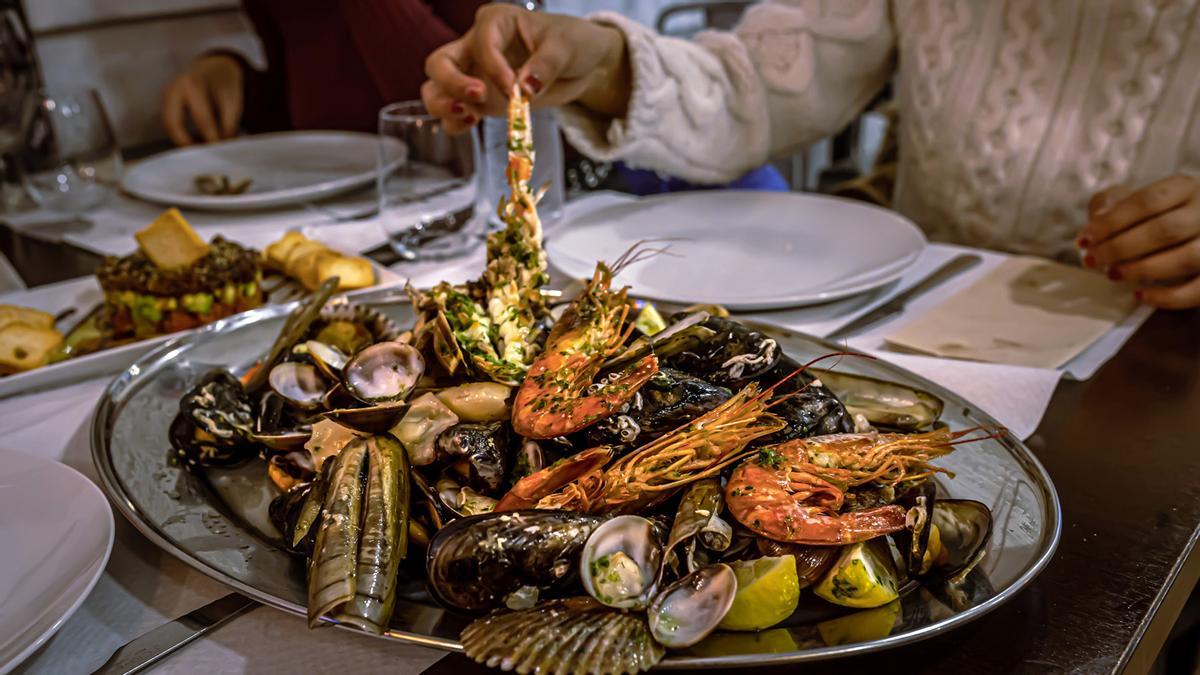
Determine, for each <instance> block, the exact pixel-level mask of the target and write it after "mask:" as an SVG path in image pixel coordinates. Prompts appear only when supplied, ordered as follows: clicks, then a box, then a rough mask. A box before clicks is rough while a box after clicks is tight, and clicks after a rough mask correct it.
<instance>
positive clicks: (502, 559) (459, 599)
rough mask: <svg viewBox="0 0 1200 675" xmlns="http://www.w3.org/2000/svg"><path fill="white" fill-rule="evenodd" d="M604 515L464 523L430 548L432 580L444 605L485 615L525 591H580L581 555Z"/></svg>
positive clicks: (518, 514) (494, 516)
mask: <svg viewBox="0 0 1200 675" xmlns="http://www.w3.org/2000/svg"><path fill="white" fill-rule="evenodd" d="M603 520H604V519H603V518H601V517H599V516H588V515H583V514H579V513H571V512H568V511H538V510H524V511H507V512H504V513H486V514H483V515H478V516H470V517H468V518H460V519H458V520H456V521H454V522H452V523H450V524H448V525H446V526H445V527H444V528H442V529H441V530H440V531H438V533H437V535H436V536H434V538H433V541H432V542H430V544H429V551H428V554H427V555H426V558H425V568H426V578H427V580H428V585H429V590H430V593H431V594H432V595H433V597H434V598H435V599H436V600H437V601H438V602H439V603H440V604H442V605H443V606H445V607H447V608H449V609H452V610H456V611H460V612H467V613H481V612H486V611H488V610H491V609H495V608H498V607H503V606H504V605H505V599H506V598H507V597H508V596H509V595H510V594H512V593H513V592H514V591H517V590H518V589H521V588H523V587H533V588H536V589H538V595H539V597H542V598H544V597H547V596H554V595H561V594H562V593H564V592H567V591H570V590H576V591H577V590H578V581H579V575H578V569H579V556H580V553H581V552H582V551H583V545H584V543H585V542H587V539H588V536H589V535H591V533H592V531H593V530H595V529H596V527H597V526H598V525H599V524H600V523H601V522H603Z"/></svg>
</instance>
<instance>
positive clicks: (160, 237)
mask: <svg viewBox="0 0 1200 675" xmlns="http://www.w3.org/2000/svg"><path fill="white" fill-rule="evenodd" d="M133 236H134V237H135V238H136V239H137V242H138V246H139V247H141V249H142V252H143V253H145V254H146V257H147V258H149V259H150V262H152V263H154V265H155V266H156V267H159V268H160V269H165V270H172V269H183V268H185V267H187V266H189V265H191V264H193V263H195V262H196V261H197V260H199V259H201V258H203V257H204V256H206V255H208V244H207V243H205V242H204V240H203V239H201V238H200V235H198V234H196V231H195V230H193V229H192V226H191V225H188V223H187V221H186V220H184V219H183V215H182V214H181V213H179V209H167V210H166V211H163V212H162V213H161V214H160V215H159V216H158V217H157V218H155V219H154V222H152V223H150V225H149V226H147V227H146V229H144V230H142V231H140V232H138V233H136V234H134V235H133Z"/></svg>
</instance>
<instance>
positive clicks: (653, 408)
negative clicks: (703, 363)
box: [586, 368, 733, 447]
mask: <svg viewBox="0 0 1200 675" xmlns="http://www.w3.org/2000/svg"><path fill="white" fill-rule="evenodd" d="M731 396H733V392H732V391H730V390H729V389H728V388H726V387H721V386H718V385H715V384H712V383H710V382H706V381H704V380H702V379H700V378H698V377H693V376H691V375H688V374H687V373H685V372H683V371H679V370H675V369H673V368H664V369H662V370H660V371H659V372H658V373H657V374H655V375H654V377H652V378H650V381H649V382H647V383H646V384H645V385H644V386H643V387H642V388H641V389H640V390H639V391H638V394H637V396H636V397H635V398H634V401H633V403H632V404H631V405H630V409H629V410H628V411H626V412H624V413H622V414H620V415H615V416H613V417H609V418H608V419H605V420H602V421H600V422H598V423H596V424H595V425H593V426H592V427H590V428H589V429H588V431H587V432H586V434H587V436H586V438H587V440H586V443H587V447H594V446H596V445H634V446H637V445H642V444H644V443H649V442H650V441H652V440H654V439H656V438H658V437H659V436H662V435H663V434H665V433H667V432H669V431H672V430H673V429H675V428H677V427H679V426H680V425H682V424H684V423H685V422H688V421H690V420H693V419H695V418H697V417H699V416H700V415H703V414H704V413H706V412H708V411H709V410H712V409H713V408H715V407H717V406H719V405H721V404H722V403H724V402H725V401H727V400H729V398H730V397H731Z"/></svg>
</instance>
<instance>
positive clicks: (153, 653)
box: [92, 593, 258, 675]
mask: <svg viewBox="0 0 1200 675" xmlns="http://www.w3.org/2000/svg"><path fill="white" fill-rule="evenodd" d="M257 606H258V603H257V602H255V601H253V600H251V599H250V598H247V597H245V596H244V595H241V594H240V593H230V594H229V595H226V596H225V597H223V598H218V599H216V600H213V601H212V602H210V603H208V604H207V605H205V606H203V607H201V608H199V609H196V610H193V611H191V612H188V613H187V614H184V615H183V616H181V617H179V618H178V619H175V620H174V621H170V622H168V623H164V624H163V625H161V626H159V627H158V628H155V629H154V630H151V631H149V632H147V633H142V634H141V635H139V636H138V637H136V638H134V639H132V640H130V641H129V642H126V643H125V644H124V646H122V647H119V648H118V649H117V650H116V651H115V652H113V655H112V656H110V657H109V658H108V661H106V662H105V663H104V665H102V666H100V667H99V668H98V669H96V670H95V671H94V672H93V673H92V675H133V673H140V672H142V671H143V670H145V669H146V668H149V667H150V666H152V665H154V664H156V663H158V662H159V661H161V660H163V659H165V658H167V657H168V656H170V655H171V654H174V653H175V652H177V651H179V650H180V649H182V648H183V647H186V646H187V645H189V644H191V643H192V642H193V641H194V640H195V639H196V638H198V637H201V636H203V635H206V634H208V633H209V632H211V631H212V630H214V629H215V628H217V627H219V626H221V625H222V624H224V623H226V622H227V621H229V620H231V619H234V618H236V617H238V616H241V615H242V614H245V613H246V612H247V611H249V610H251V609H253V608H255V607H257Z"/></svg>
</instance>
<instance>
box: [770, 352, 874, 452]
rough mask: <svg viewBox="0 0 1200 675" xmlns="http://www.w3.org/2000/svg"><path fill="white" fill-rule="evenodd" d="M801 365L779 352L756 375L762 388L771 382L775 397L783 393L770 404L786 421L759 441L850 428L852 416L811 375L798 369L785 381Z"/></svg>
mask: <svg viewBox="0 0 1200 675" xmlns="http://www.w3.org/2000/svg"><path fill="white" fill-rule="evenodd" d="M801 365H802V364H800V363H797V362H796V361H795V360H794V359H792V358H791V357H788V356H783V357H782V358H780V359H779V362H778V363H776V365H775V367H774V368H772V369H771V370H770V371H769V372H767V373H766V374H764V375H763V376H762V377H760V378H759V379H758V382H759V384H760V385H762V386H763V387H764V388H766V387H772V386H774V387H775V390H774V395H775V396H776V397H784V398H783V400H781V401H779V402H778V403H776V404H774V405H772V406H771V412H772V413H775V414H776V415H778V416H779V417H780V418H782V419H783V421H784V422H786V423H787V427H785V428H784V429H781V430H780V431H778V432H776V433H774V434H772V435H771V436H768V437H767V438H765V439H764V440H763V441H762V442H763V443H781V442H783V441H789V440H792V439H794V438H807V437H809V436H822V435H825V434H844V433H849V432H851V431H853V430H854V420H853V418H852V417H851V416H850V414H849V413H848V412H846V407H845V406H844V405H842V402H841V401H839V400H838V398H837V396H834V395H833V392H832V391H829V389H828V388H826V387H825V386H824V385H821V384H815V383H814V382H813V377H812V376H811V375H809V374H807V373H803V372H802V373H800V374H799V375H796V376H794V377H791V378H790V379H786V381H785V378H788V377H789V376H790V375H792V374H793V373H795V372H796V370H797V369H799V368H800V366H801Z"/></svg>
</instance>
